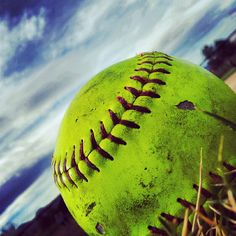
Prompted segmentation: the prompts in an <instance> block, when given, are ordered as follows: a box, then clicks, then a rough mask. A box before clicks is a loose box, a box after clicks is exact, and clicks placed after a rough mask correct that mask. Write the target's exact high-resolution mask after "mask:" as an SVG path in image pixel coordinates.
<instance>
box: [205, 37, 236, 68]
mask: <svg viewBox="0 0 236 236" xmlns="http://www.w3.org/2000/svg"><path fill="white" fill-rule="evenodd" d="M202 53H203V55H204V56H205V60H204V61H203V63H204V62H205V61H207V60H208V66H209V67H210V68H211V69H212V70H217V68H218V67H219V66H221V65H223V64H225V63H226V64H228V65H229V66H230V67H236V63H235V62H234V61H233V57H234V56H235V54H236V44H235V43H232V42H230V41H229V40H228V39H221V40H217V41H215V43H214V45H213V46H208V45H206V46H204V48H203V49H202Z"/></svg>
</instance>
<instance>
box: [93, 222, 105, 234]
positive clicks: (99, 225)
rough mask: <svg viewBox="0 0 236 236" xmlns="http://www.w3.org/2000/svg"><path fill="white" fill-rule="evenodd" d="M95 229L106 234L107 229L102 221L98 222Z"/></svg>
mask: <svg viewBox="0 0 236 236" xmlns="http://www.w3.org/2000/svg"><path fill="white" fill-rule="evenodd" d="M95 229H96V230H97V232H98V233H99V234H105V230H104V228H103V226H102V225H101V224H100V223H97V224H96V226H95Z"/></svg>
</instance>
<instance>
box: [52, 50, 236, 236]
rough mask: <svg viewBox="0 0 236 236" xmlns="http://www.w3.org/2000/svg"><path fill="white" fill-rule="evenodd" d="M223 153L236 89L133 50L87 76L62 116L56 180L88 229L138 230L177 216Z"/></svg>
mask: <svg viewBox="0 0 236 236" xmlns="http://www.w3.org/2000/svg"><path fill="white" fill-rule="evenodd" d="M222 135H223V136H224V148H223V157H224V158H225V160H226V161H227V162H229V163H231V164H232V163H233V161H234V160H235V159H236V145H235V140H236V95H235V94H234V93H233V91H232V90H231V89H230V88H229V87H228V86H227V85H225V84H224V83H223V81H221V80H220V79H218V78H217V77H215V76H214V75H212V74H211V73H209V72H207V71H206V70H204V69H203V68H201V67H199V66H196V65H193V64H191V63H189V62H186V61H184V60H181V59H177V58H174V57H171V56H168V55H166V54H163V53H160V52H150V53H141V54H140V55H137V56H135V57H133V58H130V59H128V60H125V61H122V62H120V63H118V64H115V65H113V66H110V67H109V68H107V69H105V70H103V71H102V72H100V73H99V74H97V75H96V76H94V77H93V78H92V79H91V80H90V81H89V82H88V83H87V84H86V85H85V86H84V87H83V88H82V89H81V90H80V91H79V93H78V94H77V95H76V96H75V98H74V100H73V101H72V103H71V104H70V106H69V108H68V110H67V112H66V114H65V116H64V119H63V121H62V124H61V127H60V130H59V135H58V139H57V144H56V148H55V151H54V155H53V161H52V165H53V175H54V180H55V183H56V185H57V186H58V188H59V190H60V192H61V195H62V197H63V199H64V201H65V203H66V205H67V207H68V209H69V211H70V213H71V214H72V216H73V217H74V219H75V220H76V221H77V222H78V224H79V225H80V226H81V227H82V228H83V229H84V230H85V231H86V232H87V233H88V235H103V234H104V235H111V236H123V235H124V236H129V235H132V236H137V235H138V236H139V235H140V236H143V235H150V233H155V230H157V229H158V228H160V227H161V224H160V222H159V220H158V216H160V215H161V214H162V215H164V216H175V217H182V216H183V212H184V211H185V209H184V205H186V204H189V203H188V202H195V200H196V197H197V192H196V189H194V188H193V184H194V183H196V184H197V183H198V178H199V171H198V170H199V163H200V150H201V149H202V150H203V160H202V162H203V173H202V176H203V177H202V178H203V179H202V181H203V187H205V188H207V187H208V183H209V171H211V170H215V169H216V167H217V164H218V162H217V156H218V147H219V141H220V137H221V136H222Z"/></svg>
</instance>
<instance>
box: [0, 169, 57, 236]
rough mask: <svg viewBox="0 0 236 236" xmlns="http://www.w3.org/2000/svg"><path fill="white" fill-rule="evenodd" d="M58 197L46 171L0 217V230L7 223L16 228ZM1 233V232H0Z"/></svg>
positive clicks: (50, 177)
mask: <svg viewBox="0 0 236 236" xmlns="http://www.w3.org/2000/svg"><path fill="white" fill-rule="evenodd" d="M57 195H58V190H57V189H56V187H54V185H53V180H52V176H51V175H50V172H49V171H48V169H47V170H46V171H44V173H43V174H42V175H41V176H40V177H39V178H38V179H37V180H36V181H35V182H34V183H33V184H32V185H31V186H30V187H29V188H28V189H27V190H26V191H25V192H24V193H23V194H22V195H21V196H19V197H18V198H17V199H16V200H15V201H14V202H13V203H12V204H11V205H10V206H9V207H8V208H7V209H6V211H5V212H4V214H2V215H1V217H0V229H1V228H3V227H4V226H5V225H6V224H7V223H8V222H9V223H13V224H14V225H15V226H18V225H20V224H22V223H24V222H26V221H29V220H30V219H32V218H33V216H34V215H35V213H36V211H37V210H38V209H39V208H41V207H44V206H45V205H46V204H48V202H49V201H51V200H53V198H55V197H56V196H57ZM0 233H1V231H0Z"/></svg>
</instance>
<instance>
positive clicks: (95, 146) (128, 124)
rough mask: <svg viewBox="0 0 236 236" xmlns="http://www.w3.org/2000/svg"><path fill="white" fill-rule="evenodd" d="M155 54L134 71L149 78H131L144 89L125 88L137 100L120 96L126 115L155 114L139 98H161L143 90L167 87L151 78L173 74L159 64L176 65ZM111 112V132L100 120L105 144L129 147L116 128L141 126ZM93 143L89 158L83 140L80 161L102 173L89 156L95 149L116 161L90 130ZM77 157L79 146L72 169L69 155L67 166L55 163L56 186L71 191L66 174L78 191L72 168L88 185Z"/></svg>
mask: <svg viewBox="0 0 236 236" xmlns="http://www.w3.org/2000/svg"><path fill="white" fill-rule="evenodd" d="M154 53H155V52H153V53H141V54H140V58H139V61H138V64H137V65H138V66H140V67H139V68H136V69H135V70H134V71H137V72H139V71H141V72H146V73H147V76H145V77H144V76H139V75H133V76H131V77H130V79H132V80H135V81H138V82H140V83H141V89H140V90H138V89H136V88H133V87H129V86H125V87H124V89H125V90H127V91H128V92H130V93H131V94H132V95H134V97H135V99H134V101H133V102H132V103H128V102H127V101H126V100H125V99H124V98H123V97H121V96H117V101H118V102H119V103H120V104H121V105H122V106H123V108H124V109H125V111H124V113H125V112H126V111H127V110H135V111H137V112H140V113H142V114H145V113H151V110H150V109H149V108H147V107H144V106H139V105H134V103H135V101H136V99H137V98H139V97H141V96H147V97H150V98H160V95H159V94H157V93H154V92H153V91H143V87H144V85H146V84H148V83H153V84H157V85H160V86H162V85H166V83H165V82H164V81H163V80H161V79H158V78H153V79H150V78H149V77H150V75H151V74H152V73H157V72H158V73H162V74H166V75H168V74H170V72H169V71H168V70H167V69H165V68H161V67H160V68H157V69H154V66H155V65H157V64H158V65H160V64H164V65H167V66H172V64H171V63H170V62H171V61H172V60H173V59H172V58H171V57H170V56H168V55H166V54H162V55H158V56H155V54H154ZM156 59H160V61H156ZM144 64H150V65H151V69H149V68H145V67H144V66H142V65H144ZM108 112H109V116H110V118H111V120H112V122H113V125H114V126H113V128H112V129H111V131H110V132H109V133H108V132H107V131H106V129H105V126H104V124H103V122H102V121H100V134H101V137H102V139H101V141H102V140H104V139H106V138H107V139H109V140H110V141H111V142H114V143H116V144H117V145H126V142H125V140H123V139H122V138H120V137H116V136H114V135H112V134H111V132H112V130H113V129H114V127H115V126H116V125H117V124H121V125H124V126H126V127H128V128H133V129H139V128H140V126H139V125H138V124H136V123H135V122H133V121H129V120H123V119H122V118H119V117H118V116H117V114H116V113H115V112H113V111H112V110H111V109H108ZM124 113H123V114H124ZM123 114H122V115H123ZM101 141H100V142H101ZM90 142H91V145H92V149H91V150H90V152H89V153H88V154H87V155H85V153H84V141H83V139H82V140H81V142H80V148H79V159H80V161H85V163H86V164H87V166H88V167H89V168H91V169H93V170H94V171H97V172H100V169H99V168H98V167H97V166H96V165H94V164H93V163H92V162H91V161H90V160H89V158H88V157H89V155H90V153H91V152H92V151H93V150H96V151H97V152H98V153H99V154H100V155H101V156H102V157H103V158H105V159H108V160H111V161H113V160H114V158H113V157H112V156H111V155H110V154H109V153H108V152H107V151H105V150H104V149H102V148H101V147H100V145H99V143H98V142H97V141H96V139H95V135H94V131H93V130H92V129H90ZM75 155H76V147H75V145H74V146H73V152H72V158H71V163H70V166H69V168H66V167H67V163H66V162H67V153H66V154H65V158H64V161H63V163H62V162H61V161H60V160H59V161H58V162H56V161H54V163H53V170H54V182H55V183H56V185H57V186H58V187H59V188H61V187H65V188H67V189H68V190H69V191H70V189H69V188H68V186H67V184H66V182H65V181H64V180H63V176H62V175H63V174H65V177H66V179H67V180H68V181H69V183H70V184H72V185H73V186H75V187H76V188H78V185H77V183H76V182H75V181H74V180H73V179H72V178H71V176H70V175H69V170H70V169H72V168H74V170H75V171H76V174H77V176H78V177H79V178H80V179H81V180H83V181H86V182H88V179H87V177H86V176H85V175H84V174H83V173H82V172H81V170H80V169H79V167H78V163H77V162H76V159H75ZM61 170H62V171H61Z"/></svg>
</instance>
